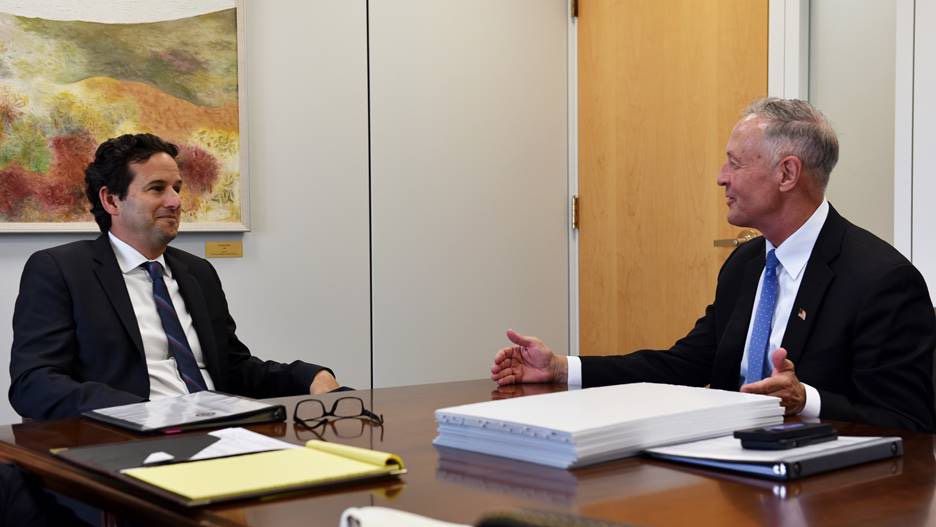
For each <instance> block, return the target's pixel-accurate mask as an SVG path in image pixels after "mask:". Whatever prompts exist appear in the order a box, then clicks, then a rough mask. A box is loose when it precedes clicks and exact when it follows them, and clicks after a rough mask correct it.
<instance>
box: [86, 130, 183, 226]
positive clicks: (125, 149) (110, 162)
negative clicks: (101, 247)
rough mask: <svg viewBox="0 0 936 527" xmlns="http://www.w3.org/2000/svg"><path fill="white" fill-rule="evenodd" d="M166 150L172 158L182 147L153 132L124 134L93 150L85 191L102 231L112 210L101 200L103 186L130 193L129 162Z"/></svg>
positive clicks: (115, 192) (125, 193) (131, 174)
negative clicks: (106, 208) (107, 209)
mask: <svg viewBox="0 0 936 527" xmlns="http://www.w3.org/2000/svg"><path fill="white" fill-rule="evenodd" d="M160 152H164V153H166V154H169V155H170V156H172V158H173V159H175V157H176V156H177V155H179V148H178V147H176V145H174V144H172V143H168V142H166V141H163V140H162V139H160V138H159V137H157V136H155V135H153V134H124V135H122V136H120V137H115V138H113V139H108V140H107V141H104V142H103V143H101V146H99V147H98V149H97V152H95V153H94V161H91V163H90V164H88V168H86V169H85V194H86V195H87V196H88V201H90V202H91V214H93V215H94V221H96V222H97V224H98V227H100V228H101V232H107V231H109V230H110V227H111V217H110V214H109V213H108V212H107V211H106V210H104V206H103V205H102V204H101V196H100V193H101V187H107V190H108V191H109V192H110V193H111V194H116V195H117V197H118V198H120V199H124V198H126V197H127V188H128V187H130V182H131V181H133V172H131V171H130V163H144V162H146V160H148V159H149V158H151V157H153V155H154V154H158V153H160Z"/></svg>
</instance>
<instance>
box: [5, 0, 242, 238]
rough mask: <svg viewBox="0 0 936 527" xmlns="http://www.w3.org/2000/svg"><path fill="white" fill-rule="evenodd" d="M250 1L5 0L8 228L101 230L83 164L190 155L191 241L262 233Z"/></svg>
mask: <svg viewBox="0 0 936 527" xmlns="http://www.w3.org/2000/svg"><path fill="white" fill-rule="evenodd" d="M244 18H245V17H244V9H243V6H242V5H241V2H240V0H121V1H119V2H115V1H113V0H43V1H42V2H36V1H35V0H0V232H61V231H86V232H91V231H97V226H96V224H95V223H94V221H93V219H92V217H91V214H90V212H89V204H88V201H87V198H86V197H85V193H84V168H85V166H87V164H88V162H89V161H90V160H91V159H93V157H94V151H95V149H96V148H97V145H99V144H100V143H102V142H103V141H105V140H106V139H108V138H111V137H116V136H119V135H122V134H126V133H140V132H149V133H153V134H156V135H158V136H160V137H162V138H163V139H166V140H168V141H170V142H172V143H175V144H176V145H177V146H178V147H179V151H180V153H179V156H178V159H177V160H178V161H179V166H180V168H181V171H182V180H183V190H182V207H183V213H182V214H183V216H182V218H183V221H182V227H183V230H186V231H246V230H248V229H249V215H248V199H247V198H248V196H247V194H248V187H249V185H248V178H247V176H248V174H247V168H248V164H247V133H246V132H247V125H246V115H247V114H246V108H245V106H244V103H245V96H244V72H245V68H244V62H243V55H244V51H245V49H244V42H245V38H244V32H245V27H244Z"/></svg>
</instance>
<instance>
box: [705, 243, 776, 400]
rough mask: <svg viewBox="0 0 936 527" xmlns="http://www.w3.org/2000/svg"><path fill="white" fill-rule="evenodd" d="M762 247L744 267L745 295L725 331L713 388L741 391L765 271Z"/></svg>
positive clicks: (738, 302) (761, 244) (736, 303)
mask: <svg viewBox="0 0 936 527" xmlns="http://www.w3.org/2000/svg"><path fill="white" fill-rule="evenodd" d="M750 243H758V244H759V245H760V248H759V249H756V256H755V257H754V258H752V259H751V260H750V261H748V263H747V265H745V266H744V276H743V278H742V281H741V286H740V287H741V292H740V294H739V295H738V301H737V302H735V305H734V309H733V310H732V312H731V317H730V318H729V320H728V324H727V325H726V327H725V332H724V334H723V336H722V340H721V342H720V343H719V351H718V354H719V356H720V357H723V358H720V359H719V361H718V363H717V364H718V371H717V373H716V374H715V376H714V379H713V383H712V386H713V387H715V388H722V389H729V390H737V389H738V386H740V384H739V379H740V377H741V375H740V373H741V357H742V356H743V355H744V342H745V340H747V329H748V326H749V325H750V324H751V312H752V311H753V309H754V294H755V292H756V291H757V282H758V280H759V279H760V274H761V271H763V270H764V261H765V260H766V257H765V256H764V242H763V239H761V241H759V242H750Z"/></svg>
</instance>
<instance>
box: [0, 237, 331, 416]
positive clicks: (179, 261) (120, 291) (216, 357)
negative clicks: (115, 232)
mask: <svg viewBox="0 0 936 527" xmlns="http://www.w3.org/2000/svg"><path fill="white" fill-rule="evenodd" d="M165 258H166V264H167V265H168V266H169V267H170V268H171V269H172V275H173V277H174V278H175V279H176V281H177V282H178V283H179V289H180V291H181V295H182V298H183V299H184V300H185V305H186V308H187V309H188V311H189V313H190V314H191V315H192V320H193V323H194V326H195V330H196V332H197V333H198V339H199V341H200V342H201V347H202V352H203V353H204V359H205V363H206V366H207V368H208V372H209V373H210V374H211V378H212V380H213V381H214V384H215V389H216V390H218V391H222V392H228V393H235V394H240V395H246V396H250V397H257V398H261V397H279V396H287V395H298V394H304V393H309V385H310V384H311V383H312V379H313V377H315V374H316V373H318V372H319V371H320V370H321V369H322V367H320V366H316V365H313V364H307V363H304V362H301V361H296V362H293V363H291V364H288V365H286V364H280V363H277V362H272V361H266V362H264V361H261V360H260V359H258V358H256V357H253V356H251V355H250V351H249V350H248V349H247V347H246V346H245V345H244V344H243V343H241V342H240V341H239V340H238V339H237V336H236V335H235V334H234V329H235V324H234V320H233V319H232V318H231V314H230V313H229V312H228V305H227V300H226V299H225V297H224V291H223V290H222V289H221V280H220V279H219V278H218V274H217V272H215V269H214V267H212V266H211V264H210V263H208V262H207V261H206V260H204V259H202V258H198V257H196V256H193V255H191V254H189V253H186V252H184V251H180V250H178V249H174V248H172V247H169V248H168V249H166V252H165ZM10 379H11V385H10V403H12V405H13V408H14V409H16V411H17V412H19V414H20V415H22V416H23V417H29V418H33V419H53V418H60V417H67V416H73V415H78V414H80V413H81V412H84V411H87V410H91V409H95V408H102V407H106V406H114V405H119V404H127V403H135V402H140V401H144V400H147V399H148V398H149V391H150V383H149V375H148V372H147V369H146V358H145V356H144V354H143V343H142V338H141V337H140V329H139V327H138V326H137V322H136V318H135V316H134V312H133V306H132V305H131V303H130V296H129V294H128V293H127V286H126V284H125V282H124V278H123V275H122V274H121V273H120V269H119V267H118V265H117V258H116V256H114V252H113V249H112V248H111V245H110V240H109V239H108V236H107V234H104V235H102V236H100V237H99V238H98V239H96V240H94V241H79V242H73V243H69V244H66V245H61V246H59V247H54V248H52V249H46V250H42V251H39V252H36V253H35V254H33V255H32V256H31V257H30V258H29V260H28V261H27V262H26V267H25V269H24V270H23V276H22V279H21V281H20V292H19V296H18V298H17V299H16V308H15V311H14V313H13V350H12V353H11V358H10Z"/></svg>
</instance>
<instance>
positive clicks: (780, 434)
mask: <svg viewBox="0 0 936 527" xmlns="http://www.w3.org/2000/svg"><path fill="white" fill-rule="evenodd" d="M734 436H735V438H737V439H740V440H741V447H742V448H750V449H754V450H784V449H787V448H796V447H800V446H806V445H812V444H815V443H822V442H825V441H832V440H834V439H836V438H838V432H836V431H835V428H834V427H833V426H832V425H828V424H823V423H785V424H782V425H774V426H765V427H762V428H749V429H747V430H736V431H735V433H734Z"/></svg>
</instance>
